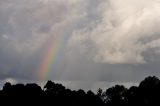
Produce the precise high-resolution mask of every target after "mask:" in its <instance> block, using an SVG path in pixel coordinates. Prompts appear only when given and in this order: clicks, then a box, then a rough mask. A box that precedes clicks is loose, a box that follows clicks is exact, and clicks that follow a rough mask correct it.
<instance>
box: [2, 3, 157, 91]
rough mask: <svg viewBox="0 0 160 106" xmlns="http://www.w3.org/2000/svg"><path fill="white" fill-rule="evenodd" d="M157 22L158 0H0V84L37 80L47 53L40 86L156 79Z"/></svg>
mask: <svg viewBox="0 0 160 106" xmlns="http://www.w3.org/2000/svg"><path fill="white" fill-rule="evenodd" d="M159 17H160V0H0V80H1V81H11V82H13V83H15V82H20V81H22V82H23V81H35V82H36V81H39V78H38V75H39V73H41V72H40V70H41V69H40V68H41V65H42V63H44V62H43V61H44V60H45V57H47V54H48V58H50V59H51V60H52V61H51V62H46V63H45V65H46V67H47V66H48V67H49V65H50V68H49V69H48V70H47V69H46V70H44V72H43V74H42V76H44V78H41V81H46V80H54V81H61V82H65V84H66V82H67V81H68V82H69V83H68V84H66V85H68V86H73V85H74V84H75V85H76V86H74V87H73V88H84V89H85V88H87V89H91V88H93V87H94V88H95V86H96V87H97V86H100V87H101V86H102V85H103V86H106V85H105V84H97V85H95V83H97V82H99V83H102V82H103V83H104V82H106V83H112V84H111V85H113V82H117V83H124V82H125V83H127V84H128V83H130V84H131V83H133V84H135V83H137V82H139V81H141V80H143V79H144V78H145V77H147V76H149V75H156V76H157V77H159V76H160V71H159V69H160V30H159V28H160V18H159ZM55 45H56V46H55ZM48 48H50V49H53V52H54V53H52V54H53V55H54V56H52V57H51V56H50V55H49V54H50V53H48V52H49V50H48ZM42 71H43V70H42ZM77 82H79V83H77ZM80 82H85V83H80Z"/></svg>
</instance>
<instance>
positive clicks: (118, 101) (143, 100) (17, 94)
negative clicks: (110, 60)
mask: <svg viewBox="0 0 160 106" xmlns="http://www.w3.org/2000/svg"><path fill="white" fill-rule="evenodd" d="M0 101H1V104H5V105H24V104H22V103H25V105H33V104H34V105H40V106H50V105H57V106H64V105H69V106H118V105H119V106H120V105H122V106H137V105H140V106H141V105H142V106H159V105H160V80H159V79H158V78H157V77H155V76H149V77H147V78H145V79H144V80H143V81H141V82H140V84H139V86H131V87H130V88H129V89H127V88H125V87H124V86H123V85H115V86H113V87H111V88H108V89H106V90H105V91H104V92H103V90H102V89H100V88H99V89H98V91H97V94H94V93H93V92H92V91H90V90H89V91H87V92H85V91H84V90H82V89H79V90H77V91H75V90H71V89H67V88H65V87H64V86H63V85H62V84H58V83H55V82H52V81H50V80H49V81H48V82H47V83H46V84H45V86H44V89H43V90H42V89H41V87H40V86H39V85H37V84H35V83H30V84H26V85H24V84H15V85H12V84H11V83H9V82H6V83H5V84H4V86H3V89H2V90H1V91H0ZM6 101H7V102H6Z"/></svg>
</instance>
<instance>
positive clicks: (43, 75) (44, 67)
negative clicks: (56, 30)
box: [37, 36, 67, 81]
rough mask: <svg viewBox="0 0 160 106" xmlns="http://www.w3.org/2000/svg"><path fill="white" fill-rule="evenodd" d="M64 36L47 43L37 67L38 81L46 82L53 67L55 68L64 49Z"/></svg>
mask: <svg viewBox="0 0 160 106" xmlns="http://www.w3.org/2000/svg"><path fill="white" fill-rule="evenodd" d="M66 39H67V38H66V36H56V37H53V38H52V39H50V40H49V41H48V43H47V49H46V50H45V52H44V54H43V56H42V59H41V62H40V65H39V66H38V70H37V71H38V80H39V81H45V80H48V79H47V78H48V77H49V74H50V72H51V71H52V70H53V67H56V64H57V63H58V60H59V58H60V57H61V56H60V55H61V53H60V52H61V51H62V49H64V46H65V44H64V43H65V41H66Z"/></svg>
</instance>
